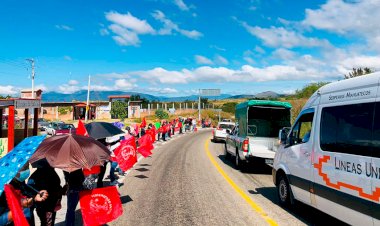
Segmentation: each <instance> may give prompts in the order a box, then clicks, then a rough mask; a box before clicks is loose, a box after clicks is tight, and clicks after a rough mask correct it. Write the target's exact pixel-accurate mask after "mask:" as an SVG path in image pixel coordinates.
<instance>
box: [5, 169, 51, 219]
mask: <svg viewBox="0 0 380 226" xmlns="http://www.w3.org/2000/svg"><path fill="white" fill-rule="evenodd" d="M29 174H30V171H29V165H28V164H26V165H25V166H24V167H23V168H21V170H20V171H19V172H18V173H17V175H16V177H15V178H14V179H13V180H12V181H11V182H10V183H9V184H10V186H12V188H13V189H14V191H15V193H17V194H18V195H19V196H21V197H20V203H21V208H22V212H23V214H24V216H25V218H26V220H27V221H28V223H29V225H31V226H34V217H33V214H32V213H31V212H30V208H31V207H32V205H33V204H36V203H38V202H44V201H45V200H46V199H47V198H48V197H49V193H48V192H47V191H46V190H40V191H39V192H38V193H37V194H36V192H35V191H34V190H32V189H30V187H28V186H27V185H26V184H25V180H26V179H27V178H28V177H29ZM12 223H13V216H12V213H11V211H10V209H9V206H8V204H7V200H6V197H5V192H3V193H2V194H1V196H0V225H13V224H12Z"/></svg>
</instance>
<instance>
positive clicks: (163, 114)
mask: <svg viewBox="0 0 380 226" xmlns="http://www.w3.org/2000/svg"><path fill="white" fill-rule="evenodd" d="M155 115H156V117H157V118H159V119H168V118H169V114H168V113H167V112H166V111H164V109H162V108H160V109H157V110H156V113H155Z"/></svg>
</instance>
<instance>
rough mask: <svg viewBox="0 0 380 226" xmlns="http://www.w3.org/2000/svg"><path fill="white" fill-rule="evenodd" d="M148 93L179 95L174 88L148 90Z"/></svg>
mask: <svg viewBox="0 0 380 226" xmlns="http://www.w3.org/2000/svg"><path fill="white" fill-rule="evenodd" d="M148 91H151V92H155V93H159V94H173V93H178V90H176V89H173V88H154V87H152V88H148Z"/></svg>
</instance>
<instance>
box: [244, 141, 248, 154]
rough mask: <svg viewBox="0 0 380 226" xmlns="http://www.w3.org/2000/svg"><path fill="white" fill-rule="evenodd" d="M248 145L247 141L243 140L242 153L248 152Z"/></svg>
mask: <svg viewBox="0 0 380 226" xmlns="http://www.w3.org/2000/svg"><path fill="white" fill-rule="evenodd" d="M248 145H249V141H248V140H244V141H243V152H248Z"/></svg>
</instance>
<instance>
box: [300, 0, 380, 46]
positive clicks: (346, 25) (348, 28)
mask: <svg viewBox="0 0 380 226" xmlns="http://www.w3.org/2000/svg"><path fill="white" fill-rule="evenodd" d="M379 8H380V1H378V0H365V1H343V0H329V1H327V2H326V3H325V4H323V5H322V6H321V7H320V8H318V9H306V11H305V13H306V18H305V20H303V21H302V24H303V25H304V26H308V27H313V28H316V29H320V30H327V31H329V32H332V33H338V34H341V35H344V36H347V37H352V36H354V35H356V36H359V37H364V38H365V39H366V40H367V42H368V44H369V45H370V46H371V48H376V49H377V50H378V51H379V50H380V23H379V21H380V14H379Z"/></svg>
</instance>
